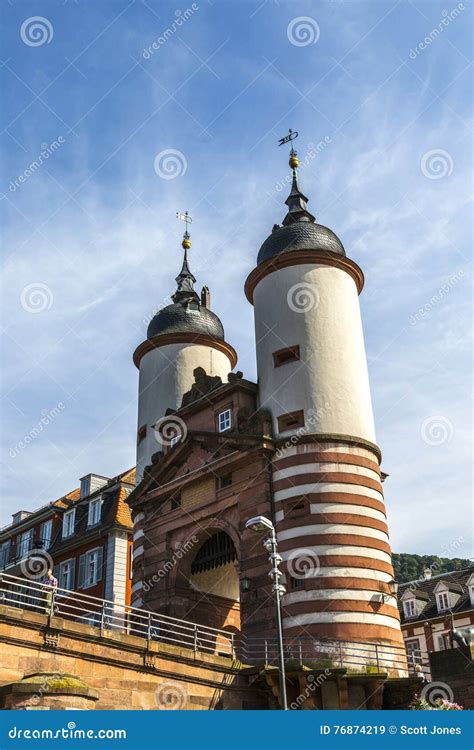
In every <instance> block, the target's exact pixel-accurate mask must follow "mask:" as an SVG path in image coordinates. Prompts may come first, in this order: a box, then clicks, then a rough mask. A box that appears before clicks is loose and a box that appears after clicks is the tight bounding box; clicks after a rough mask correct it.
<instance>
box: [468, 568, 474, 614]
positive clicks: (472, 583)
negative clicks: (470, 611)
mask: <svg viewBox="0 0 474 750" xmlns="http://www.w3.org/2000/svg"><path fill="white" fill-rule="evenodd" d="M467 587H468V589H469V599H470V600H471V607H474V576H471V577H470V578H469V580H468V582H467Z"/></svg>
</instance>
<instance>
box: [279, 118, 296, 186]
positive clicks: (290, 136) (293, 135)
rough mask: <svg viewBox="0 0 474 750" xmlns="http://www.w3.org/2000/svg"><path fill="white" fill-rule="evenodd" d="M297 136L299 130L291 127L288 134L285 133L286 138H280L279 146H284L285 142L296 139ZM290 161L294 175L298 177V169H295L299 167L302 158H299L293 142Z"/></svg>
mask: <svg viewBox="0 0 474 750" xmlns="http://www.w3.org/2000/svg"><path fill="white" fill-rule="evenodd" d="M295 138H298V131H297V130H292V129H291V128H290V129H289V131H288V135H285V136H284V138H280V140H279V141H278V145H279V146H283V144H284V143H291V141H294V140H295ZM288 163H289V165H290V167H291V168H292V170H293V174H294V176H295V177H296V171H295V170H296V169H297V167H298V165H299V163H300V160H299V159H298V155H297V153H296V151H295V149H294V148H293V144H291V150H290V160H289V162H288Z"/></svg>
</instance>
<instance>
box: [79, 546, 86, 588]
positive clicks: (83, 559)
mask: <svg viewBox="0 0 474 750" xmlns="http://www.w3.org/2000/svg"><path fill="white" fill-rule="evenodd" d="M85 565H86V555H85V554H84V555H81V556H80V558H79V580H78V582H77V588H78V589H82V587H83V586H84V569H85Z"/></svg>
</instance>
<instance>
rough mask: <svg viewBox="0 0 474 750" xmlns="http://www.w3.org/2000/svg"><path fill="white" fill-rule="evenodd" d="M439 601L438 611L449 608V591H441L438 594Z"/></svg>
mask: <svg viewBox="0 0 474 750" xmlns="http://www.w3.org/2000/svg"><path fill="white" fill-rule="evenodd" d="M436 599H437V602H438V612H444V610H445V609H449V593H448V592H447V591H440V593H439V594H436Z"/></svg>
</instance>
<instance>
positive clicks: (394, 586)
mask: <svg viewBox="0 0 474 750" xmlns="http://www.w3.org/2000/svg"><path fill="white" fill-rule="evenodd" d="M388 588H389V589H390V595H391V596H396V595H397V594H398V581H395V580H394V579H392V580H391V581H389V582H388ZM380 599H381V602H382V604H385V602H388V601H389V599H390V596H389V594H381V595H380Z"/></svg>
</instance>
